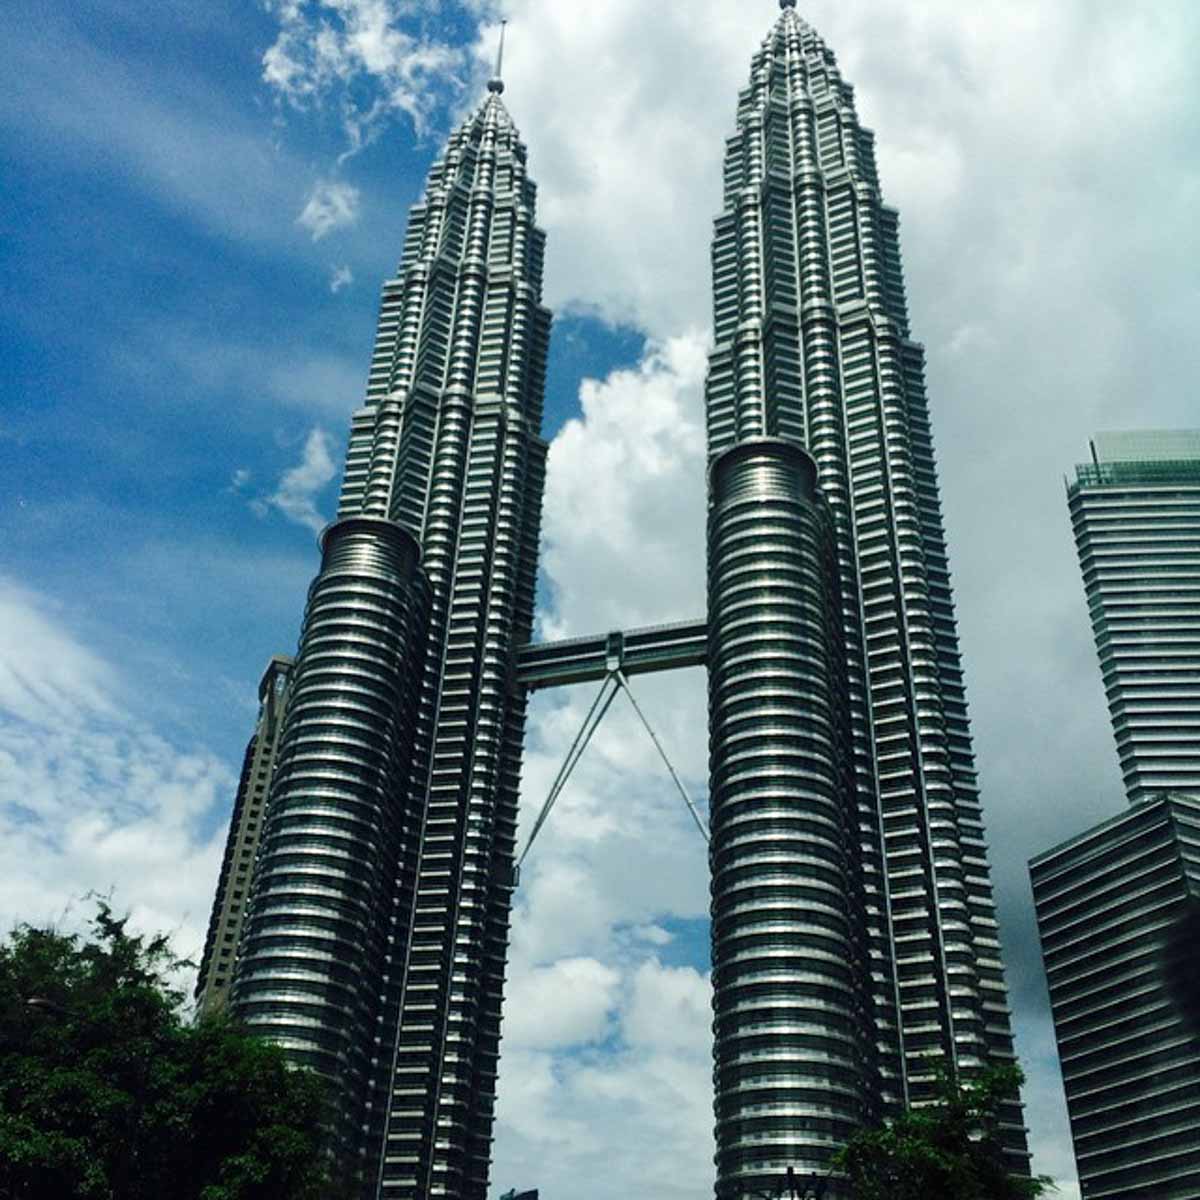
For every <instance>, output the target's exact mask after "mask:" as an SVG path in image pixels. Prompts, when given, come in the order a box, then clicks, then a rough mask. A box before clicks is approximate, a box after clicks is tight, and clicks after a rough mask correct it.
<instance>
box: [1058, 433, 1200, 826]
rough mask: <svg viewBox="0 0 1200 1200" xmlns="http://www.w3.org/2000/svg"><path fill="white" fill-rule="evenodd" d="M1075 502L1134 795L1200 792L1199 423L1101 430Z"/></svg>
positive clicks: (1103, 662)
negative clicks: (1182, 428)
mask: <svg viewBox="0 0 1200 1200" xmlns="http://www.w3.org/2000/svg"><path fill="white" fill-rule="evenodd" d="M1068 503H1069V505H1070V509H1071V522H1072V524H1073V526H1074V528H1075V543H1076V545H1077V547H1078V549H1079V563H1080V566H1081V567H1082V569H1083V582H1084V587H1085V589H1086V590H1087V599H1088V608H1089V610H1090V612H1091V618H1092V629H1093V631H1094V633H1095V636H1096V649H1097V651H1098V652H1099V655H1100V669H1101V672H1102V674H1103V676H1104V689H1105V691H1106V692H1107V694H1108V707H1109V712H1110V713H1111V714H1112V722H1113V732H1114V733H1115V734H1116V739H1117V753H1118V755H1119V756H1120V760H1121V771H1122V774H1123V775H1124V777H1125V790H1126V792H1127V794H1128V796H1129V799H1130V802H1131V803H1135V804H1136V803H1137V802H1138V801H1140V800H1145V799H1147V798H1148V797H1150V796H1154V795H1156V794H1158V793H1159V792H1163V791H1184V792H1200V430H1189V431H1161V432H1160V431H1154V432H1143V433H1110V434H1103V435H1098V436H1097V437H1096V438H1094V439H1093V441H1092V461H1091V462H1090V463H1085V464H1083V465H1082V466H1080V467H1078V468H1077V471H1076V478H1075V481H1074V483H1072V484H1071V485H1070V486H1069V488H1068Z"/></svg>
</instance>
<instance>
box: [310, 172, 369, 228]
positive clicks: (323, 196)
mask: <svg viewBox="0 0 1200 1200" xmlns="http://www.w3.org/2000/svg"><path fill="white" fill-rule="evenodd" d="M360 199H361V196H360V194H359V191H358V188H356V187H354V186H352V185H351V184H349V183H342V182H339V181H336V180H323V181H322V182H321V183H318V184H317V185H316V187H314V188H313V190H312V191H311V192H310V193H309V196H308V200H307V201H306V202H305V205H304V208H303V209H302V210H301V213H300V215H299V216H298V217H297V218H296V224H297V225H300V226H302V227H303V228H305V229H307V230H308V231H309V233H311V234H312V240H313V241H314V242H319V241H320V240H321V239H322V238H323V237H326V236H328V235H329V234H331V233H333V232H334V230H336V229H343V228H345V227H346V226H347V225H353V224H354V223H355V222H356V221H357V220H358V212H359V201H360Z"/></svg>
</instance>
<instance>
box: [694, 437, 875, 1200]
mask: <svg viewBox="0 0 1200 1200" xmlns="http://www.w3.org/2000/svg"><path fill="white" fill-rule="evenodd" d="M816 478H817V470H816V464H815V463H814V462H813V460H812V458H811V457H810V456H809V455H808V454H807V453H806V452H805V451H804V450H802V449H800V448H799V447H798V446H795V445H793V444H791V443H788V442H785V441H780V440H776V439H768V438H753V439H749V440H747V441H744V442H740V443H739V444H737V445H736V446H734V447H733V448H732V449H729V450H727V451H725V452H724V453H722V454H720V455H718V456H717V457H716V458H715V459H714V460H713V462H712V465H711V467H710V472H709V492H710V497H709V535H708V605H709V608H708V618H709V662H708V668H709V674H708V678H709V736H710V772H711V794H710V804H711V827H712V842H711V851H710V858H711V867H712V949H713V987H714V997H713V1007H714V1023H713V1030H714V1050H713V1052H714V1059H715V1065H714V1083H715V1090H716V1102H715V1103H716V1139H717V1192H718V1195H722V1196H724V1195H738V1194H740V1192H739V1190H740V1189H745V1190H747V1191H757V1190H771V1191H773V1190H774V1189H775V1188H776V1187H777V1186H778V1184H779V1183H780V1181H781V1180H782V1179H784V1178H786V1175H787V1171H788V1169H789V1168H792V1169H794V1170H795V1172H796V1175H797V1176H798V1177H799V1178H801V1179H805V1178H809V1177H811V1176H812V1175H813V1174H817V1175H818V1176H824V1175H825V1173H826V1172H827V1170H828V1160H829V1158H830V1156H831V1155H832V1154H833V1152H834V1151H835V1150H836V1149H837V1148H838V1147H839V1146H840V1145H842V1144H844V1143H845V1141H846V1140H847V1139H848V1138H849V1137H850V1136H851V1135H852V1134H853V1133H854V1131H855V1129H856V1128H857V1127H858V1126H859V1125H860V1124H861V1123H862V1121H863V1119H864V1117H866V1116H867V1115H868V1113H869V1111H870V1108H871V1106H872V1100H871V1097H872V1095H873V1093H874V1089H875V1087H876V1086H877V1085H876V1083H875V1081H874V1080H873V1078H872V1077H871V1076H872V1067H871V1054H872V1052H871V1049H870V1044H871V1040H870V1037H869V1033H868V1031H867V1029H866V1007H865V1005H866V989H865V984H866V978H865V975H866V967H865V948H864V945H863V923H862V917H861V913H860V912H859V911H858V906H859V905H860V904H861V882H860V881H859V879H858V870H859V862H858V858H859V854H858V848H857V846H856V841H857V838H856V813H855V807H854V806H855V791H854V782H853V772H852V763H851V737H850V729H849V716H848V700H847V696H846V682H845V665H844V652H843V650H842V648H841V644H840V617H841V613H840V600H839V596H838V574H837V559H836V547H835V542H834V532H833V527H832V522H831V518H830V515H829V512H828V510H827V508H826V506H825V504H824V502H823V501H822V500H821V499H820V495H819V493H818V491H817V486H816ZM834 1186H836V1185H834ZM836 1194H837V1193H836V1191H830V1192H828V1193H827V1195H828V1196H830V1197H832V1196H835V1195H836Z"/></svg>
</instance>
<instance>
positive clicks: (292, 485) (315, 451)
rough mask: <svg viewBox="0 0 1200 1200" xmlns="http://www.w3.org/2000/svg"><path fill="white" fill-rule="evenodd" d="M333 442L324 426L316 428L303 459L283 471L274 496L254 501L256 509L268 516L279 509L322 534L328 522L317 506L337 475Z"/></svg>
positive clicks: (310, 436)
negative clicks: (318, 500) (319, 498)
mask: <svg viewBox="0 0 1200 1200" xmlns="http://www.w3.org/2000/svg"><path fill="white" fill-rule="evenodd" d="M333 445H334V443H333V439H332V438H331V437H330V436H329V434H327V433H326V432H325V431H324V430H323V429H314V430H312V432H311V433H310V434H309V435H308V439H307V440H306V441H305V443H304V454H303V457H302V458H301V460H300V462H299V463H297V464H296V466H294V467H290V468H288V470H286V471H285V472H284V473H283V475H282V477H281V478H280V480H279V486H278V487H277V488H276V489H275V491H274V492H273V493H272V494H271V495H269V496H265V497H262V498H260V499H258V500H255V501H254V502H253V507H254V509H255V511H256V512H257V513H258V514H259V515H260V516H265V515H266V513H267V512H269V511H270V510H271V509H275V510H277V511H278V512H281V513H282V514H283V515H284V516H285V517H287V519H288V520H289V521H295V522H296V524H297V525H304V526H305V527H306V528H308V529H311V530H312V531H313V532H314V533H320V532H321V530H322V529H324V528H325V526H326V524H327V521H326V518H325V517H323V516H322V515H321V513H320V511H319V510H318V508H317V499H318V497H319V496H320V495H321V493H322V492H323V491H324V490H325V489H326V488H327V487H328V486H329V484H330V483H331V482H332V481H333V479H334V477H335V476H336V475H337V464H336V463H335V462H334V458H333Z"/></svg>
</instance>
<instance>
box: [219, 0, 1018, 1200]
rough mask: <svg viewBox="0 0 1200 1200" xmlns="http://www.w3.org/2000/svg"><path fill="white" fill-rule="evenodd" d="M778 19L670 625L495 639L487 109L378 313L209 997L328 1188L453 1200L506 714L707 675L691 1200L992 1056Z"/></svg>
mask: <svg viewBox="0 0 1200 1200" xmlns="http://www.w3.org/2000/svg"><path fill="white" fill-rule="evenodd" d="M781 7H782V9H783V11H782V15H781V16H780V18H779V20H778V22H777V23H776V24H775V26H774V28H773V29H772V31H771V33H770V35H769V37H768V38H767V40H766V41H765V42H764V44H763V46H762V48H761V50H760V51H759V52H758V54H757V55H756V56H755V58H754V63H753V68H752V75H751V81H750V86H749V87H748V88H747V89H746V90H745V91H744V92H743V93H742V96H741V100H740V103H739V106H738V114H737V131H736V133H735V135H734V136H733V137H732V138H731V139H730V140H729V141H728V144H727V152H726V160H725V211H724V213H723V214H722V215H721V216H720V217H719V218H718V220H717V224H716V237H715V242H714V246H713V279H714V317H715V346H714V350H713V353H712V358H711V364H710V372H709V380H708V388H707V415H708V435H709V451H710V456H709V511H708V528H709V564H708V567H709V569H708V613H707V618H706V619H698V620H696V621H692V622H688V623H685V624H681V625H677V626H667V627H655V628H652V629H648V630H632V631H616V632H609V633H598V634H597V635H595V636H593V637H589V638H581V639H578V640H576V641H573V642H570V643H557V644H552V645H547V646H531V645H528V642H529V638H530V633H531V628H532V617H533V598H534V581H535V576H536V569H537V542H538V528H539V520H540V508H541V495H542V481H543V474H544V466H545V454H546V446H545V444H544V442H543V441H542V440H541V437H540V425H541V403H542V390H543V382H544V374H545V367H546V352H547V339H548V333H549V323H550V318H549V314H548V313H547V312H546V310H545V309H544V308H542V307H541V304H540V290H541V275H542V257H543V249H544V238H543V235H542V234H541V233H540V232H539V231H538V230H537V228H536V225H535V222H534V205H535V189H534V185H533V183H532V182H531V181H530V179H529V176H528V173H527V170H526V156H525V149H524V147H523V145H522V144H521V142H520V140H519V138H518V135H517V132H516V130H515V128H514V126H513V123H512V121H511V119H510V117H509V115H508V113H507V111H506V110H505V107H504V104H503V103H502V101H501V98H500V93H501V91H502V90H503V85H502V84H501V83H500V82H499V81H498V80H496V81H493V83H492V85H491V89H490V90H491V94H490V95H489V96H488V98H487V100H486V101H485V102H484V104H483V105H482V106H481V107H480V108H479V110H478V111H477V112H475V113H474V114H473V115H472V116H471V117H470V118H469V119H468V120H467V121H466V122H465V123H464V124H463V125H462V126H461V128H460V129H458V130H457V132H455V133H454V135H453V136H452V137H451V139H450V143H449V146H448V147H447V149H446V152H445V154H444V156H443V157H442V158H441V159H440V160H439V162H438V163H437V165H435V167H434V168H433V170H432V172H431V174H430V179H429V185H428V189H427V192H426V196H425V198H424V199H423V200H422V201H421V202H420V203H419V204H418V205H417V206H416V207H415V208H414V210H413V212H412V216H411V220H410V224H409V230H408V236H407V239H406V241H405V248H404V253H403V257H402V260H401V264H400V269H399V271H398V273H397V276H396V278H395V279H394V280H393V281H391V282H390V283H388V284H386V285H385V287H384V294H383V306H382V314H381V317H380V322H379V333H378V337H377V341H376V349H375V356H374V359H373V361H372V367H371V373H370V379H369V384H368V390H367V402H366V404H365V406H364V407H363V408H362V409H361V410H359V411H358V412H357V413H356V414H355V415H354V417H353V422H352V429H351V437H350V448H349V452H348V456H347V462H346V472H345V479H344V482H343V486H342V495H341V502H340V506H339V510H338V519H337V521H336V522H335V523H334V524H333V525H332V526H331V527H330V529H329V530H328V531H327V532H326V533H325V535H324V538H323V540H322V546H323V558H322V565H321V569H320V572H319V574H318V575H317V578H316V580H315V581H314V583H313V585H312V588H311V590H310V593H309V600H308V607H307V611H306V615H305V620H304V625H303V630H302V636H301V643H300V651H299V654H298V657H297V660H296V664H295V668H294V670H293V672H292V677H291V684H290V691H289V702H288V708H287V714H286V719H285V720H284V723H283V727H282V731H281V733H280V735H279V740H278V748H277V752H276V754H275V766H274V776H273V783H272V786H271V791H270V799H269V804H268V806H267V810H266V813H265V822H266V823H265V830H264V832H263V836H262V840H261V844H260V845H259V847H258V853H257V860H256V867H255V872H254V882H253V887H252V892H251V896H250V898H249V909H248V912H247V913H246V915H245V920H244V925H243V928H242V932H241V938H240V942H239V950H238V957H237V965H236V969H235V975H234V983H233V989H232V993H231V1000H230V1003H231V1006H232V1009H233V1011H234V1012H235V1013H236V1015H237V1016H239V1017H240V1018H241V1019H242V1020H244V1021H245V1022H247V1023H248V1024H249V1025H250V1026H251V1027H252V1028H254V1029H256V1030H258V1031H259V1032H261V1033H263V1034H264V1035H266V1036H268V1037H270V1038H271V1039H273V1040H274V1041H276V1042H277V1043H279V1044H280V1045H282V1046H283V1047H284V1048H285V1049H286V1050H287V1052H288V1053H289V1054H290V1055H291V1057H292V1058H293V1060H294V1061H296V1062H298V1063H302V1064H306V1065H309V1066H311V1067H313V1068H314V1069H316V1070H319V1071H321V1072H322V1073H324V1074H325V1075H327V1076H328V1077H330V1078H331V1079H332V1080H333V1081H334V1084H335V1087H336V1091H337V1095H338V1096H339V1098H340V1108H339V1118H340V1119H339V1127H338V1133H339V1141H340V1147H339V1149H340V1157H341V1159H342V1160H343V1161H344V1162H345V1163H347V1164H348V1165H349V1166H351V1167H352V1168H354V1169H355V1170H356V1171H357V1173H358V1174H359V1176H360V1177H361V1180H362V1183H361V1188H360V1189H359V1190H360V1192H361V1195H362V1196H363V1197H364V1198H370V1200H376V1198H379V1197H396V1198H397V1200H431V1198H433V1197H453V1198H455V1200H484V1197H485V1196H486V1193H487V1183H488V1167H489V1156H490V1141H491V1133H492V1124H493V1107H494V1101H495V1092H496V1067H497V1060H498V1054H499V1039H500V1011H501V999H502V992H503V984H504V971H505V957H506V951H507V939H508V918H509V909H510V902H511V891H512V888H513V887H514V886H515V885H516V883H517V876H516V872H515V871H514V865H513V864H514V856H513V848H514V837H515V831H516V815H517V793H518V785H519V767H520V754H521V742H522V734H523V723H524V714H525V698H526V695H527V693H528V691H529V690H530V689H533V688H537V687H548V686H555V685H558V684H565V683H578V682H583V681H586V680H597V681H598V680H603V681H604V687H605V688H609V687H610V685H612V683H613V681H614V680H616V681H617V682H618V683H620V684H624V685H627V677H628V676H633V675H636V674H638V673H641V672H646V671H656V670H667V669H671V668H674V667H682V666H695V665H698V664H707V666H708V668H709V705H710V718H709V719H710V746H711V762H710V776H711V797H710V813H711V820H710V829H709V830H708V831H707V832H708V834H709V836H710V866H711V872H712V917H713V924H712V940H713V982H714V1055H715V1067H714V1083H715V1111H716V1139H717V1191H718V1194H719V1195H721V1196H734V1195H740V1194H742V1193H743V1192H754V1191H762V1190H770V1191H774V1190H777V1189H778V1188H779V1187H780V1186H781V1185H784V1184H785V1182H786V1181H788V1180H792V1181H795V1180H809V1179H812V1180H816V1181H820V1182H821V1184H822V1186H824V1187H826V1188H827V1191H826V1193H825V1194H826V1196H827V1197H828V1200H840V1196H841V1192H840V1191H839V1186H840V1185H839V1184H838V1182H837V1181H836V1180H835V1179H827V1178H826V1176H827V1175H828V1174H829V1160H830V1158H831V1156H832V1154H833V1153H834V1152H835V1151H836V1149H837V1148H838V1147H839V1146H840V1145H842V1144H843V1143H844V1142H845V1141H846V1139H847V1138H848V1137H849V1136H850V1135H851V1134H852V1133H853V1132H854V1131H855V1130H856V1129H857V1128H858V1127H860V1126H861V1125H862V1124H863V1123H864V1122H871V1121H875V1120H877V1119H879V1118H880V1117H884V1116H887V1115H889V1114H894V1113H896V1112H897V1111H898V1110H899V1109H900V1108H901V1107H902V1106H904V1105H906V1104H910V1103H913V1104H919V1103H921V1102H922V1101H926V1100H929V1099H930V1098H931V1097H932V1096H933V1094H934V1090H935V1087H936V1080H937V1076H938V1073H939V1071H941V1070H944V1069H949V1070H950V1071H951V1072H955V1073H961V1074H966V1075H969V1074H970V1073H972V1072H974V1071H977V1070H979V1069H981V1068H983V1067H984V1066H985V1065H988V1064H991V1063H1007V1062H1010V1061H1011V1060H1012V1057H1013V1048H1012V1036H1011V1032H1010V1029H1009V1019H1008V1011H1007V1005H1006V995H1005V987H1004V981H1003V975H1002V969H1001V964H1000V954H999V944H998V940H997V929H996V920H995V913H994V905H993V900H992V892H991V884H990V882H989V875H988V864H987V851H986V843H985V839H984V830H983V824H982V818H981V814H980V805H979V796H978V791H977V787H976V779H975V768H974V759H973V754H972V749H971V737H970V729H969V725H968V720H967V711H966V700H965V696H964V693H963V682H962V672H961V666H960V662H959V653H958V643H957V634H956V630H955V621H954V612H953V601H952V596H951V589H950V578H949V570H948V566H947V559H946V548H945V539H944V535H943V531H942V520H941V512H940V502H939V497H938V488H937V479H936V470H935V463H934V454H933V445H932V437H931V433H930V427H929V416H928V410H927V404H926V398H925V391H924V378H923V374H924V370H923V351H922V348H921V346H920V345H919V344H918V343H917V342H915V341H913V340H912V337H911V334H910V331H909V328H908V318H907V311H906V306H905V298H904V288H903V281H902V278H901V271H900V254H899V243H898V233H897V227H898V219H897V216H896V213H895V212H894V210H892V209H890V208H888V207H886V206H885V205H884V204H883V203H882V201H881V199H880V194H879V184H878V179H877V176H876V170H875V163H874V154H873V142H872V135H871V134H870V133H869V132H868V131H866V130H865V129H863V128H862V126H861V125H860V124H859V122H858V119H857V116H856V114H855V109H854V96H853V91H852V89H851V88H850V86H849V85H848V84H847V83H846V82H845V81H844V80H843V79H842V78H841V75H840V74H839V72H838V68H837V65H836V62H835V60H834V57H833V54H832V53H831V52H830V50H829V49H828V48H827V47H826V46H825V44H824V43H823V42H822V41H821V39H820V38H819V37H818V36H817V34H816V33H815V32H814V31H813V30H812V29H811V28H810V27H809V26H808V25H807V24H805V22H804V21H802V20H801V19H800V17H799V16H798V14H797V13H796V11H795V8H794V3H793V0H783V3H782V5H781ZM632 565H633V564H631V566H632ZM698 601H699V598H698ZM602 695H603V693H602ZM221 936H222V937H223V936H224V935H221ZM1005 1115H1006V1122H1005V1132H1006V1137H1007V1144H1008V1149H1009V1151H1010V1153H1011V1156H1012V1166H1013V1169H1014V1171H1026V1170H1027V1169H1028V1154H1027V1151H1026V1147H1025V1135H1024V1129H1023V1125H1022V1116H1021V1109H1020V1104H1019V1102H1018V1101H1016V1100H1015V1099H1014V1100H1013V1102H1012V1103H1011V1105H1010V1107H1009V1109H1008V1110H1007V1112H1006V1114H1005Z"/></svg>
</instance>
